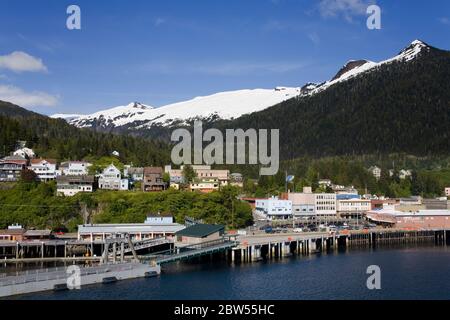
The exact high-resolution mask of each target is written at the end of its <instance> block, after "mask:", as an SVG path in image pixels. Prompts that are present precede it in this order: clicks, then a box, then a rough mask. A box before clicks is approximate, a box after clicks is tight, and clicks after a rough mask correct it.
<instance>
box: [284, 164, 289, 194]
mask: <svg viewBox="0 0 450 320" xmlns="http://www.w3.org/2000/svg"><path fill="white" fill-rule="evenodd" d="M284 187H285V188H284V189H285V190H284V191H285V192H286V193H287V192H288V181H287V170H286V171H285V177H284Z"/></svg>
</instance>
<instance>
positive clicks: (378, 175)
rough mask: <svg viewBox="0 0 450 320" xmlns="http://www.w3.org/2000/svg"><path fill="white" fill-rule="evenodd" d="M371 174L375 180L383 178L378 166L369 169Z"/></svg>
mask: <svg viewBox="0 0 450 320" xmlns="http://www.w3.org/2000/svg"><path fill="white" fill-rule="evenodd" d="M369 172H370V173H372V175H373V176H374V177H375V179H377V180H379V179H380V178H381V169H380V168H379V167H377V166H372V167H370V168H369Z"/></svg>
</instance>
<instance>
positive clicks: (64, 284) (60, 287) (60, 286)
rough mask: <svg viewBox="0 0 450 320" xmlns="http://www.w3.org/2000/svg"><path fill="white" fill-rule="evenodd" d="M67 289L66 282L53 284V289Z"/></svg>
mask: <svg viewBox="0 0 450 320" xmlns="http://www.w3.org/2000/svg"><path fill="white" fill-rule="evenodd" d="M65 290H69V288H68V287H67V284H66V283H59V284H55V285H54V286H53V291H65Z"/></svg>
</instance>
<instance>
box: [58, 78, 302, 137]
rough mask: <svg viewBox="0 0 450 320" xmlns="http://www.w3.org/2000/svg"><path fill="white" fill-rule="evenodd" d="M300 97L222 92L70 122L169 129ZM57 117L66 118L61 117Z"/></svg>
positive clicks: (293, 91) (292, 92)
mask: <svg viewBox="0 0 450 320" xmlns="http://www.w3.org/2000/svg"><path fill="white" fill-rule="evenodd" d="M299 94H300V88H286V87H277V88H275V89H253V90H237V91H228V92H220V93H216V94H213V95H209V96H204V97H196V98H194V99H192V100H187V101H183V102H178V103H174V104H169V105H166V106H163V107H159V108H153V107H150V106H147V105H144V104H141V103H138V102H133V103H130V104H128V105H126V106H119V107H115V108H112V109H107V110H102V111H98V112H96V113H93V114H91V115H85V116H79V117H75V118H72V119H70V120H68V122H69V123H71V124H73V125H75V126H77V127H80V128H85V127H99V126H100V127H104V128H108V127H122V126H132V127H134V128H138V129H141V128H147V127H151V126H152V125H154V124H161V125H166V126H168V125H172V124H175V123H180V122H182V123H184V122H187V121H188V120H191V119H195V118H202V119H212V118H221V119H233V118H237V117H239V116H241V115H243V114H246V113H251V112H255V111H260V110H263V109H266V108H268V107H270V106H273V105H275V104H278V103H280V102H283V101H285V100H288V99H291V98H293V97H296V96H298V95H299ZM53 117H60V118H66V117H62V116H61V115H54V116H53ZM66 119H67V118H66Z"/></svg>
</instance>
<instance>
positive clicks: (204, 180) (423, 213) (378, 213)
mask: <svg viewBox="0 0 450 320" xmlns="http://www.w3.org/2000/svg"><path fill="white" fill-rule="evenodd" d="M25 144H26V142H24V141H20V142H19V143H18V147H17V150H16V151H14V152H13V153H12V154H11V155H10V156H6V157H4V158H2V159H0V183H6V182H17V181H19V180H20V179H21V177H22V175H23V174H24V172H31V173H32V174H33V178H34V179H35V180H36V181H38V182H40V183H47V182H50V181H56V195H57V196H64V197H72V196H74V195H76V194H79V193H93V192H96V191H97V190H110V191H129V190H134V191H136V190H139V191H143V192H158V191H164V190H167V189H169V188H172V189H175V190H179V189H180V188H183V190H187V191H191V192H200V193H211V192H213V191H217V190H220V189H221V188H223V187H224V186H229V185H231V186H236V187H240V188H242V186H243V175H242V174H240V173H230V171H229V170H224V169H212V168H211V166H209V165H192V166H189V167H190V168H189V169H190V170H192V177H191V178H186V177H185V176H184V175H185V174H186V173H185V166H183V165H182V166H180V167H179V168H176V169H175V168H172V166H170V165H166V166H165V167H164V168H162V167H156V166H148V167H134V166H132V165H124V166H123V170H120V169H119V168H118V167H117V166H115V165H114V164H112V163H111V164H110V165H107V166H105V167H104V168H100V169H97V172H95V171H93V170H91V169H92V167H93V164H92V163H89V162H88V161H82V160H73V161H65V162H61V163H58V161H57V160H55V159H42V158H38V157H37V156H36V154H35V152H34V151H33V150H32V149H30V148H27V147H26V146H25ZM112 155H113V156H119V153H118V152H117V151H113V152H112ZM367 170H368V172H370V174H372V175H373V176H374V177H375V179H377V180H378V179H380V177H381V169H380V168H379V167H377V166H372V167H370V168H367ZM389 174H390V175H392V174H393V170H391V171H390V172H389ZM398 175H399V179H407V178H409V177H410V176H411V170H407V169H401V170H400V171H399V173H398ZM287 178H288V177H287ZM318 185H319V190H320V191H319V192H317V191H316V192H313V189H312V188H311V187H310V186H306V187H303V190H302V192H291V191H290V190H289V189H286V190H285V191H286V192H282V193H281V194H279V195H268V196H267V197H266V198H261V197H259V198H258V197H248V196H245V195H241V196H239V198H240V200H242V201H245V202H247V203H248V204H249V205H250V206H251V208H252V212H253V222H254V225H253V227H251V226H250V227H249V228H250V229H253V232H254V229H255V227H261V228H259V229H260V230H259V231H261V230H265V231H268V230H272V231H273V229H272V228H270V229H269V228H266V229H267V230H266V229H264V228H263V227H267V226H269V225H272V224H274V225H282V226H289V227H292V228H294V229H295V230H296V231H298V232H299V231H302V232H308V231H317V230H318V227H319V226H321V227H322V229H323V228H328V229H327V230H329V229H330V226H331V229H332V230H335V229H337V228H338V229H339V228H340V229H352V228H359V229H363V228H367V227H369V226H372V227H373V226H377V227H383V228H395V227H405V228H422V229H426V228H439V227H442V228H447V227H448V226H449V225H450V222H449V217H450V210H449V209H450V200H449V197H450V187H448V188H445V190H443V195H442V197H437V198H431V199H428V198H423V197H421V196H411V197H403V198H389V197H384V196H377V195H372V194H359V192H358V190H357V189H356V188H354V187H353V186H343V185H336V184H334V183H333V181H331V180H330V179H326V178H323V179H319V180H318ZM161 219H162V221H164V223H162V224H161V223H156V220H152V219H150V218H147V220H146V221H145V223H143V224H142V221H133V223H136V225H132V224H129V225H126V226H123V227H124V228H125V229H127V232H130V234H131V236H132V238H133V240H143V239H148V238H158V237H166V236H174V234H175V233H176V232H177V231H180V230H181V229H180V227H181V225H180V224H177V223H174V222H173V221H172V220H173V218H172V217H171V218H169V217H165V218H161ZM169 220H170V221H169ZM314 223H315V224H314ZM155 224H156V225H157V226H163V227H162V228H156V229H155V228H154V225H155ZM296 226H297V227H296ZM115 228H120V225H116V226H114V225H105V226H94V225H89V226H86V225H83V226H79V227H78V235H77V238H78V239H79V240H82V239H85V238H86V235H88V236H89V238H90V239H91V240H94V239H97V238H98V237H101V238H102V239H103V240H104V239H105V235H107V236H112V235H114V234H115V232H114V229H115ZM134 228H135V229H136V230H140V231H139V232H138V233H135V232H132V231H131V230H132V229H134ZM105 230H106V231H105ZM275 231H276V230H275ZM29 232H31V235H30V233H29ZM273 232H274V231H273ZM51 234H52V232H51V231H50V230H41V231H38V230H31V231H30V230H29V231H26V230H23V229H22V228H18V227H16V226H10V228H9V229H8V230H2V231H1V232H0V239H1V240H3V241H5V240H10V241H19V240H20V241H22V240H31V239H35V238H37V239H43V238H45V239H49V237H50V236H51Z"/></svg>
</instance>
